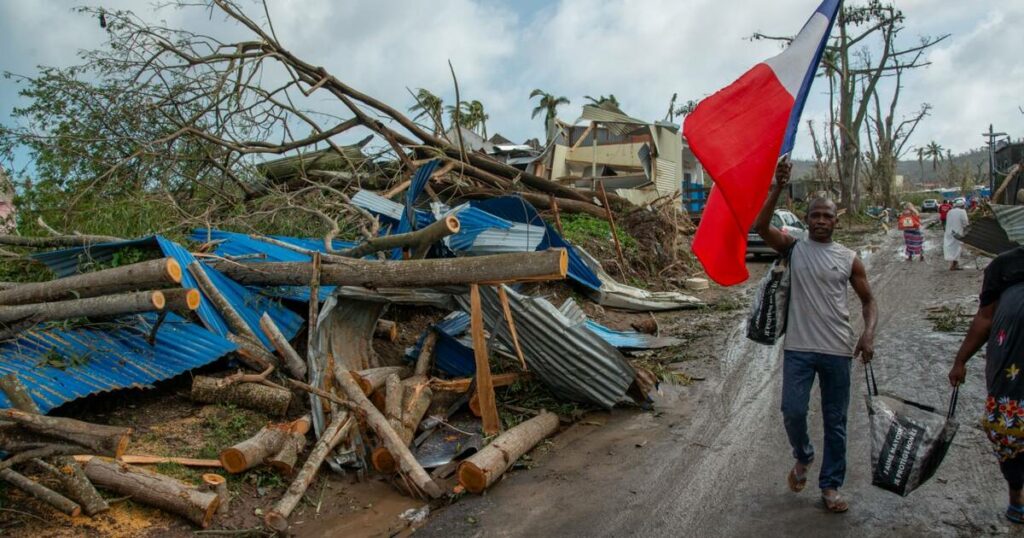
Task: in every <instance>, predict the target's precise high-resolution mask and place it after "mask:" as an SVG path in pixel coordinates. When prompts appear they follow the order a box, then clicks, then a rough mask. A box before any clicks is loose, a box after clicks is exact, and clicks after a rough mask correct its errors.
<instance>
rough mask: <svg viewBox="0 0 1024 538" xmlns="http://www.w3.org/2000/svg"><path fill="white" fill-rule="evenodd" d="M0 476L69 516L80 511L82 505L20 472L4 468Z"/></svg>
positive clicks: (73, 515) (75, 514) (76, 514)
mask: <svg viewBox="0 0 1024 538" xmlns="http://www.w3.org/2000/svg"><path fill="white" fill-rule="evenodd" d="M0 478H2V479H3V480H4V481H5V482H7V483H9V484H11V485H12V486H14V487H16V488H18V489H20V490H21V491H24V492H25V493H28V494H29V495H31V496H33V497H35V498H37V499H39V500H40V501H43V502H45V503H46V504H48V505H50V506H52V507H54V508H56V509H57V510H59V511H61V512H63V513H64V514H67V515H69V516H71V517H76V516H78V515H79V514H81V513H82V507H80V506H78V504H77V503H76V502H75V501H72V500H71V499H69V498H67V497H65V496H63V495H61V494H60V493H57V492H56V491H53V490H52V489H50V488H48V487H46V486H44V485H42V484H40V483H38V482H36V481H35V480H32V479H31V478H28V477H26V476H24V475H22V474H21V473H19V472H17V471H15V470H13V469H4V470H2V471H0Z"/></svg>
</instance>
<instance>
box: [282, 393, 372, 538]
mask: <svg viewBox="0 0 1024 538" xmlns="http://www.w3.org/2000/svg"><path fill="white" fill-rule="evenodd" d="M356 392H357V393H359V394H360V396H362V393H361V392H359V389H358V388H356ZM363 399H364V400H365V399H366V398H365V396H364V397H363ZM353 422H354V421H353V420H351V419H350V418H349V417H348V413H345V412H341V413H338V415H337V416H335V417H334V419H333V420H332V421H331V423H330V424H329V425H328V426H327V429H325V430H324V432H323V435H321V436H320V440H319V441H317V443H316V446H314V447H313V450H312V451H310V453H309V457H308V458H306V462H305V463H303V464H302V469H301V470H300V471H299V473H298V474H297V475H296V476H295V480H293V481H292V483H291V485H289V486H288V490H287V491H285V493H284V495H283V496H282V497H281V499H280V500H278V501H277V504H275V505H274V507H273V508H271V509H270V511H269V512H267V515H266V516H265V517H264V522H265V523H266V524H267V526H268V527H270V528H272V529H274V530H276V531H278V532H282V533H283V532H284V531H286V530H288V516H290V515H291V514H292V511H293V510H295V507H296V506H298V505H299V501H301V500H302V497H303V495H305V494H306V490H307V489H309V485H310V484H312V483H313V479H314V478H316V474H317V471H319V470H320V465H321V464H322V463H323V461H324V458H326V457H327V455H328V454H330V453H331V452H332V451H333V450H334V447H336V446H338V443H340V442H341V440H342V439H344V438H345V437H346V435H347V434H348V431H349V429H350V428H351V427H352V423H353Z"/></svg>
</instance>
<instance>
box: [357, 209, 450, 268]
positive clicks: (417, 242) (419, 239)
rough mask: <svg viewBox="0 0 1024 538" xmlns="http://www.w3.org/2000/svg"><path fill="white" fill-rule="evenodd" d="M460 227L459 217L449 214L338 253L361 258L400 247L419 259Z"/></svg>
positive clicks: (369, 240)
mask: <svg viewBox="0 0 1024 538" xmlns="http://www.w3.org/2000/svg"><path fill="white" fill-rule="evenodd" d="M460 228H461V225H460V224H459V219H458V218H457V217H455V216H453V215H449V216H447V217H445V218H443V219H441V220H437V221H434V222H433V223H431V224H430V225H429V226H427V227H425V228H420V229H419V230H416V231H414V232H409V233H404V234H395V235H383V236H378V237H374V238H373V239H368V240H366V241H364V242H363V243H362V244H359V245H356V246H355V247H352V248H350V249H348V250H343V251H341V252H339V253H338V254H339V255H341V256H345V257H347V258H362V257H363V256H366V255H367V254H373V253H374V252H380V251H383V250H391V249H394V248H401V249H409V250H411V251H412V252H413V256H412V258H413V259H420V258H422V257H423V255H425V254H426V252H427V251H428V250H429V249H430V246H431V245H433V244H434V243H437V242H438V241H440V240H442V239H444V238H445V237H448V236H449V235H452V234H456V233H459V229H460Z"/></svg>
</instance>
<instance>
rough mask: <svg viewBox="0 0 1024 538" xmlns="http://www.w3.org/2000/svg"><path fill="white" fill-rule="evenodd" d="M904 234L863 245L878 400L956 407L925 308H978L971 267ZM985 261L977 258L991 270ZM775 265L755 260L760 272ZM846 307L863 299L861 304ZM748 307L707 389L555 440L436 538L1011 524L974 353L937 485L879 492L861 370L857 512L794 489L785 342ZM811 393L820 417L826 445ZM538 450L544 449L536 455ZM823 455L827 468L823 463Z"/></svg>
mask: <svg viewBox="0 0 1024 538" xmlns="http://www.w3.org/2000/svg"><path fill="white" fill-rule="evenodd" d="M898 234H899V232H897V231H891V232H890V233H889V235H888V236H882V235H880V234H879V235H875V236H870V237H868V238H865V242H867V243H868V244H867V245H864V246H863V247H862V250H861V254H862V257H863V258H864V259H865V261H866V262H867V263H868V268H869V275H870V277H871V281H872V285H873V289H874V292H875V295H876V297H877V298H878V303H879V326H878V334H877V339H876V344H875V348H876V358H875V373H876V376H877V378H878V382H879V386H880V389H881V390H882V391H888V392H892V393H894V394H898V395H901V396H905V397H908V398H912V399H916V400H917V401H921V402H923V403H927V404H930V405H934V406H936V407H939V408H945V406H946V404H947V399H948V397H949V386H948V383H947V381H946V372H947V371H948V367H949V365H950V363H951V360H952V356H953V354H954V353H955V351H956V347H957V346H958V345H959V341H960V338H961V335H960V334H956V333H944V332H936V331H934V330H933V327H932V322H931V321H928V320H927V319H926V317H925V312H924V309H925V308H926V307H929V306H935V305H941V304H948V303H950V302H954V303H956V302H959V303H962V304H966V305H968V309H969V311H971V312H973V309H974V308H975V306H974V305H976V303H975V302H974V299H973V297H975V296H976V294H977V291H978V290H979V289H980V284H981V275H982V273H981V271H980V270H978V263H979V262H976V261H975V260H974V259H973V258H970V259H968V261H967V262H966V263H965V264H964V265H965V267H966V270H964V271H958V272H950V271H948V270H947V266H946V264H945V262H943V261H942V253H941V246H940V245H941V236H940V234H939V232H938V231H937V230H929V231H928V232H927V234H926V238H927V240H928V242H927V244H926V249H927V250H926V257H927V258H926V261H925V262H919V261H915V262H912V263H908V262H907V261H905V259H904V258H902V256H901V255H900V249H901V246H902V238H901V236H899V235H898ZM984 263H985V261H984V260H981V261H980V264H981V266H982V267H984ZM763 270H764V264H752V272H754V271H763ZM851 311H852V312H857V313H858V314H857V317H859V303H858V302H857V301H856V298H855V297H854V296H852V295H851ZM742 323H743V322H742V312H737V313H736V316H735V317H734V319H732V320H731V321H730V324H729V326H725V327H723V328H722V330H721V331H720V332H719V333H718V334H717V335H716V342H717V344H716V346H715V351H714V352H713V353H711V354H710V355H711V356H709V357H706V358H704V359H702V360H695V361H692V363H687V367H686V371H687V373H690V374H692V375H695V376H701V377H705V378H706V380H704V381H702V382H699V383H695V384H693V385H691V386H687V387H668V388H666V389H665V390H664V394H663V396H662V397H661V398H660V399H659V401H658V402H657V405H656V412H653V413H639V412H634V411H628V410H615V411H613V412H610V413H598V414H595V415H593V416H592V417H591V418H589V419H588V420H585V421H583V422H582V423H579V424H576V425H575V426H573V427H571V428H569V429H568V430H567V431H566V432H564V433H562V434H561V435H559V436H558V437H557V438H555V439H554V440H553V441H552V444H551V446H550V447H548V453H547V454H544V453H541V454H539V455H537V456H536V457H535V460H534V464H535V465H534V467H533V468H532V469H529V470H524V471H520V472H516V473H513V474H512V475H510V476H508V477H507V478H506V479H505V480H503V481H502V482H501V483H500V484H499V485H498V486H497V487H495V488H494V489H493V490H492V491H490V492H489V493H488V494H487V495H484V496H481V497H471V498H464V499H462V500H460V502H458V503H457V504H455V505H453V506H451V507H449V508H448V509H446V510H444V511H442V512H440V513H438V514H436V515H435V516H434V517H433V518H432V519H431V521H430V522H429V524H428V525H427V526H426V528H424V529H421V530H420V531H419V533H418V534H425V535H427V536H754V535H766V536H781V535H805V536H820V535H833V536H894V535H898V536H977V535H986V534H1003V533H1007V532H1011V531H1013V529H1010V528H1009V524H1008V523H1007V522H1006V521H1005V520H1004V519H1003V518H1002V516H1001V513H1002V510H1003V509H1004V508H1005V493H1004V492H1005V486H1004V482H1003V480H1002V477H1001V475H1000V474H999V470H998V467H997V466H996V463H995V459H994V457H993V456H992V455H991V453H990V451H989V449H988V442H987V441H986V440H985V438H984V435H983V433H982V432H981V430H980V429H979V428H978V427H977V426H976V425H975V424H976V422H977V417H979V416H980V413H981V411H982V406H983V402H984V398H983V395H984V373H983V370H984V365H983V358H982V357H981V356H978V357H976V358H975V359H974V361H972V362H971V363H970V365H969V377H968V381H967V384H966V385H965V387H964V390H963V394H961V398H960V410H959V413H958V416H959V417H960V419H961V421H962V423H963V424H962V426H961V429H960V433H959V434H958V436H957V438H956V440H955V441H954V446H953V447H952V448H951V450H950V453H949V455H948V457H947V458H946V461H945V463H944V464H943V465H942V467H941V468H940V469H939V471H938V473H937V474H936V476H935V477H934V478H933V479H932V480H931V481H930V482H929V483H927V484H926V485H924V486H923V487H922V488H921V489H919V490H917V491H915V492H914V493H912V494H911V495H910V496H909V497H906V498H901V497H899V496H896V495H894V494H891V493H888V492H885V491H882V490H879V489H877V488H874V487H872V486H871V484H870V482H871V475H870V454H869V437H868V422H867V413H866V409H865V403H864V394H865V388H864V386H865V385H864V369H863V367H862V366H861V365H859V364H858V365H857V366H855V368H854V370H853V385H852V386H853V389H852V390H853V392H852V395H851V404H850V413H849V425H848V439H849V453H848V473H847V479H846V486H845V487H844V489H843V491H844V492H845V493H846V495H847V496H848V498H849V500H850V502H851V509H850V511H849V512H848V513H846V514H838V515H837V514H828V513H826V512H825V511H824V510H823V508H822V504H821V501H820V498H819V492H818V490H817V488H816V487H815V486H816V482H817V481H816V478H817V471H818V468H817V464H815V466H814V467H813V468H812V474H811V478H810V480H809V484H808V487H807V489H805V490H804V491H803V492H802V493H799V494H794V493H791V492H790V491H789V490H788V489H787V487H786V481H785V477H786V473H787V472H788V471H789V469H790V467H791V465H792V459H791V457H790V449H789V446H788V444H787V442H786V437H785V432H784V430H783V425H782V417H781V413H780V411H779V406H780V390H781V382H782V381H781V377H782V376H781V373H782V372H781V370H782V368H781V367H782V356H781V351H780V349H779V348H775V349H773V348H768V347H765V346H760V345H757V344H753V343H750V342H749V341H747V340H746V339H745V338H744V337H743V331H742ZM817 400H818V389H817V384H816V385H815V389H814V392H813V393H812V396H811V402H812V403H811V413H810V417H809V423H810V427H811V435H812V439H813V440H814V442H815V447H816V449H817V450H818V451H820V450H821V435H822V434H821V415H820V412H819V409H820V408H819V405H818V402H817ZM539 452H543V450H541V451H539ZM819 461H820V459H819Z"/></svg>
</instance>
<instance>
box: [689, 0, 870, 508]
mask: <svg viewBox="0 0 1024 538" xmlns="http://www.w3.org/2000/svg"><path fill="white" fill-rule="evenodd" d="M840 3H841V0H824V1H823V2H822V3H821V5H820V6H818V9H817V10H816V11H815V12H814V13H813V14H812V15H811V17H810V19H808V20H807V22H806V23H805V24H804V26H803V28H802V29H801V30H800V33H799V34H797V36H796V37H795V38H794V39H793V41H792V42H791V43H790V45H789V47H787V48H786V50H785V51H783V52H782V53H781V54H779V55H778V56H775V57H773V58H770V59H768V60H766V61H764V62H762V63H760V64H758V65H756V66H754V67H753V68H752V69H750V70H749V71H747V72H746V73H745V74H743V76H741V77H740V78H739V79H738V80H737V81H736V82H734V83H732V84H731V85H729V86H727V87H726V88H724V89H722V90H720V91H718V92H717V93H715V94H714V95H712V96H711V97H708V98H707V99H705V100H703V101H702V102H701V103H700V104H699V105H698V106H697V108H696V109H695V110H694V111H693V113H692V114H690V115H689V116H687V118H686V122H685V125H684V127H683V133H684V135H685V137H686V140H687V142H688V143H689V145H690V149H691V150H692V151H693V153H694V155H696V156H697V158H698V159H699V160H700V162H701V164H702V165H703V166H704V168H705V169H706V170H707V171H708V173H709V174H710V175H711V178H712V179H713V180H714V182H715V185H714V187H713V189H712V191H711V195H710V197H709V198H708V203H707V206H706V207H705V210H704V216H703V218H702V219H701V223H700V226H699V227H698V228H697V233H696V236H695V237H694V240H693V252H694V254H695V255H696V256H697V258H698V259H699V260H700V261H701V264H703V266H704V270H705V271H706V272H707V274H708V276H709V277H711V278H712V279H713V280H714V281H715V282H718V283H719V284H722V285H724V286H732V285H735V284H739V283H741V282H743V281H745V280H746V279H747V277H748V276H749V275H748V273H747V268H746V247H747V244H746V243H747V239H746V238H747V230H749V229H750V227H751V225H754V227H755V229H756V230H757V232H758V233H759V234H760V235H761V237H762V238H764V240H765V243H766V244H768V245H769V246H771V247H772V248H774V249H775V250H776V251H778V252H779V253H786V254H787V255H789V256H790V259H791V262H790V271H791V275H792V288H791V291H790V301H789V314H788V323H787V328H786V335H785V336H786V340H785V345H784V348H785V356H784V359H783V382H782V412H783V422H784V423H785V427H786V434H787V437H788V438H789V442H790V445H791V446H792V448H793V457H794V459H795V460H796V463H795V465H794V466H793V468H792V470H791V471H790V472H789V476H788V479H787V482H788V484H789V488H790V489H791V490H792V491H794V492H799V491H801V490H803V489H804V487H805V486H806V483H807V473H808V468H809V466H810V465H811V463H812V462H813V460H814V447H813V446H812V445H811V443H810V439H809V438H808V436H807V408H808V401H809V399H810V392H811V386H812V385H813V384H814V378H815V376H817V377H819V379H820V383H821V401H822V419H823V421H824V426H825V427H824V429H825V442H824V456H823V461H822V465H821V472H820V474H819V478H818V486H819V487H820V488H821V493H822V499H823V500H824V503H825V507H826V508H827V509H828V510H829V511H831V512H845V511H846V510H847V509H848V508H849V505H848V503H847V501H846V500H845V499H844V498H843V497H842V496H841V495H840V494H839V488H840V487H841V486H842V485H843V481H844V479H845V475H846V414H847V409H848V408H849V403H850V367H851V364H850V363H851V359H852V358H853V357H855V356H859V357H860V358H861V360H862V361H864V362H867V361H870V360H871V358H872V355H873V353H874V352H873V347H874V344H873V340H874V330H875V320H876V313H875V302H874V298H873V297H872V295H871V290H870V287H869V285H868V279H867V273H866V271H865V268H864V264H863V263H862V262H861V261H860V259H858V258H857V257H856V254H855V253H854V252H853V251H851V250H849V249H847V248H845V247H842V246H840V245H838V244H836V243H834V242H832V232H833V230H834V228H835V224H836V222H837V217H836V213H837V212H836V206H835V204H834V203H833V202H832V201H830V200H825V199H817V200H813V201H812V202H811V204H810V206H809V207H808V213H807V223H808V226H809V232H810V233H809V240H808V241H796V240H794V239H793V238H792V237H790V236H788V235H785V234H783V233H782V232H780V231H779V230H777V229H775V228H774V227H772V226H771V225H770V219H771V216H772V213H773V211H774V209H775V205H776V203H777V202H778V199H779V195H780V194H781V192H782V189H783V187H784V186H785V185H786V183H787V182H788V181H789V174H790V165H789V162H788V159H787V157H788V155H789V153H790V152H791V151H792V149H793V143H794V140H795V137H796V130H797V126H798V125H799V123H800V115H801V113H802V112H803V107H804V102H805V101H806V99H807V94H808V92H809V90H810V86H811V83H812V82H813V81H814V75H815V72H816V71H817V69H818V64H819V62H820V61H821V56H822V52H823V51H824V49H825V46H826V44H827V43H828V38H829V34H830V33H831V31H832V25H833V23H834V21H835V18H836V15H837V14H838V12H839V9H840ZM773 175H774V176H775V178H776V186H775V188H774V189H773V190H772V192H771V196H768V193H769V187H770V186H771V183H772V176H773ZM766 197H767V201H766ZM755 219H756V221H757V222H756V224H755ZM849 284H852V285H853V287H854V290H855V291H856V292H857V295H858V296H859V297H860V299H861V302H862V306H863V315H864V322H865V330H864V334H863V335H862V336H861V338H860V340H859V341H858V342H857V344H856V346H854V344H853V341H852V340H853V330H852V327H851V326H850V320H849V310H848V308H847V304H846V303H847V301H846V296H847V286H848V285H849Z"/></svg>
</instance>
